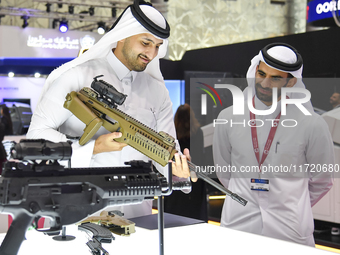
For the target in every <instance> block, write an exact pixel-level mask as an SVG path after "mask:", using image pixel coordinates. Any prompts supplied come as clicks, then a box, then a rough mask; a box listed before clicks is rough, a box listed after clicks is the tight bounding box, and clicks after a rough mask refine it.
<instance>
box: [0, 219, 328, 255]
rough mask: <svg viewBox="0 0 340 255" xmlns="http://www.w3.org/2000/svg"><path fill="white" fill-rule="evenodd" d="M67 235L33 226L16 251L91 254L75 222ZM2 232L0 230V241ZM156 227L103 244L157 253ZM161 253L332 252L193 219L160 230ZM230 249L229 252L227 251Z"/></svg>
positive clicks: (112, 248)
mask: <svg viewBox="0 0 340 255" xmlns="http://www.w3.org/2000/svg"><path fill="white" fill-rule="evenodd" d="M66 234H67V235H73V236H75V237H76V239H75V240H72V241H55V240H53V239H52V237H50V236H47V235H44V234H42V233H39V232H37V231H35V230H29V231H27V234H26V238H27V240H25V241H24V242H23V243H22V245H21V248H20V250H19V253H18V254H19V255H29V254H34V255H46V254H48V255H60V254H62V255H75V254H81V255H86V254H89V255H90V254H91V253H90V251H89V249H88V247H87V246H86V242H87V241H88V235H87V234H86V233H85V232H82V231H79V230H77V226H75V225H71V226H67V228H66ZM4 236H5V234H0V242H2V240H3V238H4ZM158 240H159V239H158V230H149V229H146V228H141V227H136V233H134V234H132V235H131V236H129V237H124V236H117V235H115V240H114V241H113V242H112V243H111V244H103V247H104V249H106V250H107V251H108V252H109V253H110V255H115V254H124V255H129V254H138V255H141V254H148V255H153V254H154V255H157V254H159V246H158ZM164 251H165V252H164V253H165V254H167V255H175V254H185V255H188V254H212V252H214V253H216V252H218V254H220V253H222V254H251V255H255V254H261V255H266V254H268V255H272V254H284V255H287V254H308V255H313V254H332V253H329V252H327V251H323V250H319V249H316V248H313V247H309V246H304V245H299V244H295V243H290V242H285V241H281V240H277V239H272V238H268V237H263V236H259V235H254V234H250V233H245V232H241V231H236V230H232V229H227V228H223V227H219V226H215V225H211V224H207V223H197V224H193V225H185V226H179V227H168V228H165V230H164ZM230 252H232V253H230Z"/></svg>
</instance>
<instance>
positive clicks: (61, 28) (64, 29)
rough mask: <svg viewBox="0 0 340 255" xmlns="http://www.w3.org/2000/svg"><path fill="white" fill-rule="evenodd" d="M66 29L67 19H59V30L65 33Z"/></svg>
mask: <svg viewBox="0 0 340 255" xmlns="http://www.w3.org/2000/svg"><path fill="white" fill-rule="evenodd" d="M67 30H68V24H67V21H66V20H65V19H63V20H62V21H60V24H59V31H60V32H62V33H66V32H67Z"/></svg>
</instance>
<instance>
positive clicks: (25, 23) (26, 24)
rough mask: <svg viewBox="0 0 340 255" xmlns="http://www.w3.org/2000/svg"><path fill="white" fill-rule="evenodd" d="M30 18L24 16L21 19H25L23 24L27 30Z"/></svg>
mask: <svg viewBox="0 0 340 255" xmlns="http://www.w3.org/2000/svg"><path fill="white" fill-rule="evenodd" d="M29 18H30V17H28V16H26V15H24V16H21V19H23V23H22V28H25V27H27V26H28V22H27V20H28V19H29Z"/></svg>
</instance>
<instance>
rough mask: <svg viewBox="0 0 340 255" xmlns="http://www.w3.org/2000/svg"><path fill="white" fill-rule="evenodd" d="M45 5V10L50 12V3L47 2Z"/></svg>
mask: <svg viewBox="0 0 340 255" xmlns="http://www.w3.org/2000/svg"><path fill="white" fill-rule="evenodd" d="M45 6H46V12H50V11H51V4H50V3H47V4H45Z"/></svg>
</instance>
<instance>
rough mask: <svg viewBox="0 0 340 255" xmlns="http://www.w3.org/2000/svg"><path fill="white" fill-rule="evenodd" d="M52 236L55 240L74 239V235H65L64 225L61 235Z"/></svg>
mask: <svg viewBox="0 0 340 255" xmlns="http://www.w3.org/2000/svg"><path fill="white" fill-rule="evenodd" d="M52 238H53V240H56V241H71V240H74V239H76V237H75V236H67V235H66V227H65V226H63V227H62V230H61V236H54V237H52Z"/></svg>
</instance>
